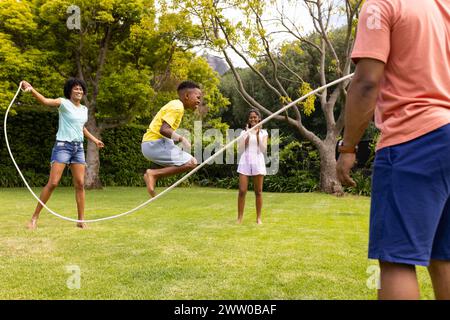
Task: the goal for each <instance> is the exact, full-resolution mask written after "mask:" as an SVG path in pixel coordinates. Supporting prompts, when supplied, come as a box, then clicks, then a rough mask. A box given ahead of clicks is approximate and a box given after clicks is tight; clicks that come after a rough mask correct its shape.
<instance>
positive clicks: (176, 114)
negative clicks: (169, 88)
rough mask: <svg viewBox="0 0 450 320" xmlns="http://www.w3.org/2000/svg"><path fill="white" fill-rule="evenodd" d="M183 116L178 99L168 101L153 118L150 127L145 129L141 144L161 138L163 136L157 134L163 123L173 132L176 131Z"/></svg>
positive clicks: (181, 105) (181, 103)
mask: <svg viewBox="0 0 450 320" xmlns="http://www.w3.org/2000/svg"><path fill="white" fill-rule="evenodd" d="M183 114H184V106H183V102H181V101H180V100H178V99H177V100H172V101H170V102H169V103H168V104H166V105H165V106H164V107H162V108H161V110H159V111H158V113H157V114H156V116H155V117H154V118H153V120H152V122H151V123H150V126H149V127H148V129H147V132H146V133H145V134H144V137H143V138H142V142H146V141H155V140H158V139H161V138H163V137H164V136H163V135H162V134H161V133H159V130H161V126H162V124H163V121H165V122H167V123H168V124H169V125H170V126H171V127H172V129H173V130H177V129H178V127H179V126H180V123H181V119H183Z"/></svg>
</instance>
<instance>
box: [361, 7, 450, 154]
mask: <svg viewBox="0 0 450 320" xmlns="http://www.w3.org/2000/svg"><path fill="white" fill-rule="evenodd" d="M360 58H372V59H376V60H381V61H382V62H384V63H385V64H386V66H385V73H384V78H383V79H382V84H381V92H380V95H379V97H378V102H377V107H376V109H375V124H376V126H377V127H378V128H379V129H380V131H381V137H380V141H379V142H378V145H377V150H379V149H381V148H384V147H388V146H392V145H397V144H400V143H404V142H407V141H410V140H412V139H415V138H417V137H420V136H422V135H424V134H426V133H429V132H431V131H433V130H435V129H437V128H439V127H441V126H444V125H446V124H448V123H450V0H367V1H366V2H365V4H364V6H363V8H362V9H361V13H360V19H359V22H358V30H357V36H356V41H355V46H354V48H353V53H352V59H353V60H354V61H355V62H357V61H358V59H360Z"/></svg>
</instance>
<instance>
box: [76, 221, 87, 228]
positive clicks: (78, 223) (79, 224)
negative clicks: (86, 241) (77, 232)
mask: <svg viewBox="0 0 450 320" xmlns="http://www.w3.org/2000/svg"><path fill="white" fill-rule="evenodd" d="M77 227H78V228H80V229H87V224H86V223H84V222H77Z"/></svg>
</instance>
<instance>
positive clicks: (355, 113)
mask: <svg viewBox="0 0 450 320" xmlns="http://www.w3.org/2000/svg"><path fill="white" fill-rule="evenodd" d="M384 67H385V64H384V63H383V62H381V61H379V60H375V59H361V60H359V61H358V63H357V65H356V71H355V75H354V76H353V80H352V82H351V84H350V88H349V90H348V93H347V102H346V105H345V128H344V146H346V147H353V146H356V145H357V144H358V143H359V141H360V140H361V137H362V136H363V134H364V131H365V130H366V129H367V126H368V125H369V123H370V121H371V120H372V119H373V114H374V110H375V105H376V101H377V97H378V93H379V89H380V82H381V79H382V77H383V75H384ZM355 159H356V156H355V154H354V153H342V154H340V156H339V160H338V164H337V167H336V170H337V176H338V179H339V180H340V181H341V183H342V184H344V185H351V186H354V185H355V182H354V181H353V179H352V178H351V177H350V170H351V168H352V167H353V165H354V164H355Z"/></svg>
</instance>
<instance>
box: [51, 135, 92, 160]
mask: <svg viewBox="0 0 450 320" xmlns="http://www.w3.org/2000/svg"><path fill="white" fill-rule="evenodd" d="M50 162H51V163H52V164H53V162H58V163H65V164H72V163H73V164H84V165H85V164H86V160H85V158H84V148H83V142H79V141H72V142H68V141H58V140H57V141H56V142H55V145H54V146H53V150H52V158H51V160H50Z"/></svg>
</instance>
